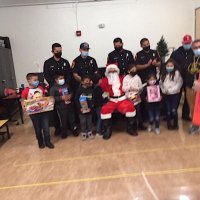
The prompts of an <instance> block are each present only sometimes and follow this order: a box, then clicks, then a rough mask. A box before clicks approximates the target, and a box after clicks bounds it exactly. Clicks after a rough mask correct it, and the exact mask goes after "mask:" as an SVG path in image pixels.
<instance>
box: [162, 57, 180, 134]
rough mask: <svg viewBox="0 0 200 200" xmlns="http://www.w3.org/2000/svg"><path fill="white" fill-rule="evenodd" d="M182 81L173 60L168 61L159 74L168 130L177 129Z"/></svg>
mask: <svg viewBox="0 0 200 200" xmlns="http://www.w3.org/2000/svg"><path fill="white" fill-rule="evenodd" d="M182 85H183V79H182V77H181V73H180V71H179V70H178V67H177V65H176V63H175V61H174V60H173V59H169V60H168V61H167V62H166V64H165V66H164V69H163V71H162V73H161V78H160V86H161V90H162V93H163V94H164V95H165V103H166V109H167V127H168V129H169V130H171V129H178V112H177V110H178V106H179V94H180V91H181V87H182Z"/></svg>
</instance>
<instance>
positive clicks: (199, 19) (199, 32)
mask: <svg viewBox="0 0 200 200" xmlns="http://www.w3.org/2000/svg"><path fill="white" fill-rule="evenodd" d="M195 16H196V17H195V18H196V20H195V38H196V39H200V8H197V9H196V11H195Z"/></svg>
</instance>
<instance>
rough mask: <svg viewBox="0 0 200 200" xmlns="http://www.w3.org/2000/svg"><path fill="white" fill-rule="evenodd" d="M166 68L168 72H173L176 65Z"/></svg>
mask: <svg viewBox="0 0 200 200" xmlns="http://www.w3.org/2000/svg"><path fill="white" fill-rule="evenodd" d="M166 70H167V72H168V73H171V72H173V70H174V67H166Z"/></svg>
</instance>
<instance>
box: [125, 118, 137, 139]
mask: <svg viewBox="0 0 200 200" xmlns="http://www.w3.org/2000/svg"><path fill="white" fill-rule="evenodd" d="M127 133H129V134H130V135H132V136H138V132H137V121H136V119H135V117H128V118H127Z"/></svg>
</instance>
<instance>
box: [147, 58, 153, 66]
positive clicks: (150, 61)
mask: <svg viewBox="0 0 200 200" xmlns="http://www.w3.org/2000/svg"><path fill="white" fill-rule="evenodd" d="M151 65H152V59H150V60H149V62H148V63H147V67H150V66H151Z"/></svg>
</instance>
